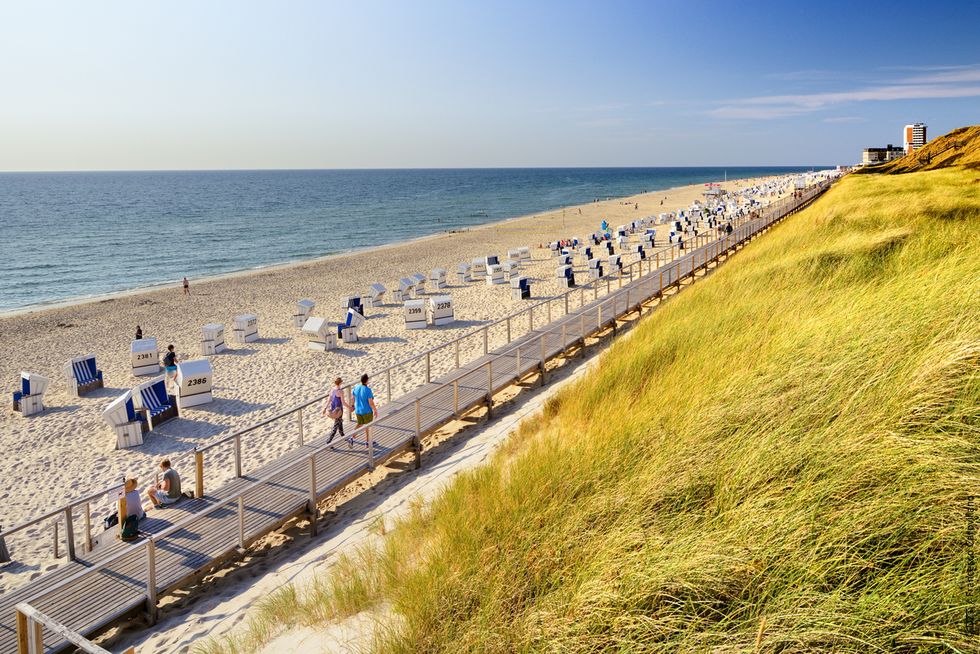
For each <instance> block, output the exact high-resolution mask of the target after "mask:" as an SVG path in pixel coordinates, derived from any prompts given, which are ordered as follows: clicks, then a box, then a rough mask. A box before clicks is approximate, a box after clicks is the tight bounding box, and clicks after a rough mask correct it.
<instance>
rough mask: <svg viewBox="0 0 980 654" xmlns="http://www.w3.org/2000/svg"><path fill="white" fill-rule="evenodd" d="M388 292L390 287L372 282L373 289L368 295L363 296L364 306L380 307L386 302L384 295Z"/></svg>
mask: <svg viewBox="0 0 980 654" xmlns="http://www.w3.org/2000/svg"><path fill="white" fill-rule="evenodd" d="M387 292H388V289H386V288H385V287H384V285H383V284H371V290H370V291H368V295H367V296H366V297H365V298H362V299H363V300H364V306H367V307H380V306H381V305H382V304H384V297H385V293H387Z"/></svg>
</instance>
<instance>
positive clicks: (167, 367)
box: [163, 344, 180, 384]
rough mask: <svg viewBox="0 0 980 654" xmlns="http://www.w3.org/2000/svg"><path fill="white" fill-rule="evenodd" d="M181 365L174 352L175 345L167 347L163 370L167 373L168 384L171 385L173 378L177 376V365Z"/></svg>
mask: <svg viewBox="0 0 980 654" xmlns="http://www.w3.org/2000/svg"><path fill="white" fill-rule="evenodd" d="M178 363H180V362H179V361H178V360H177V353H176V352H174V346H173V344H171V345H168V346H167V353H166V354H164V355H163V369H164V371H166V376H167V383H168V384H169V383H170V380H171V378H172V377H176V376H177V364H178Z"/></svg>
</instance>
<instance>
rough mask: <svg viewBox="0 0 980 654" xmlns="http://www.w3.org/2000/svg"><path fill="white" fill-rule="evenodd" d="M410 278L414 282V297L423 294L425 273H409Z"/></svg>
mask: <svg viewBox="0 0 980 654" xmlns="http://www.w3.org/2000/svg"><path fill="white" fill-rule="evenodd" d="M411 279H412V281H414V282H415V297H418V296H420V295H425V275H423V274H422V273H415V274H414V275H411Z"/></svg>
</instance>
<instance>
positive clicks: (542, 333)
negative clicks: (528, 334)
mask: <svg viewBox="0 0 980 654" xmlns="http://www.w3.org/2000/svg"><path fill="white" fill-rule="evenodd" d="M545 333H546V332H541V335H540V336H538V344H539V346H540V348H541V371H540V372H541V385H542V386H544V360H545V349H544V348H545V345H544V335H545Z"/></svg>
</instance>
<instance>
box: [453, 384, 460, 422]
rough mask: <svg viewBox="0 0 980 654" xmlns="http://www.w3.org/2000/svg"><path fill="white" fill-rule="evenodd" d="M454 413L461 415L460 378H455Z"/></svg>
mask: <svg viewBox="0 0 980 654" xmlns="http://www.w3.org/2000/svg"><path fill="white" fill-rule="evenodd" d="M453 415H454V416H458V415H459V379H454V380H453Z"/></svg>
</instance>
